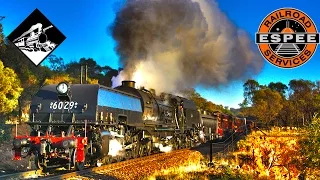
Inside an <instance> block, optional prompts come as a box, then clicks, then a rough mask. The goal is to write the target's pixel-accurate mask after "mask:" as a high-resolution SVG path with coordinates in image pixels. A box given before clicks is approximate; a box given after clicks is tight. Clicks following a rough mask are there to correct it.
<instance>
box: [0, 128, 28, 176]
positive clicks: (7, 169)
mask: <svg viewBox="0 0 320 180" xmlns="http://www.w3.org/2000/svg"><path fill="white" fill-rule="evenodd" d="M17 127H18V131H17V132H18V135H26V133H29V132H30V129H29V126H28V125H25V124H24V125H18V126H17ZM11 132H12V137H14V135H15V134H16V128H15V126H13V128H12V131H11ZM12 147H13V146H12V139H11V140H10V141H7V142H3V143H1V144H0V162H1V163H0V175H3V174H7V173H13V172H20V171H27V170H28V169H27V166H28V160H29V159H28V158H26V159H22V160H21V161H14V160H12V159H13V151H12Z"/></svg>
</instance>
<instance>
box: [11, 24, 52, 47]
mask: <svg viewBox="0 0 320 180" xmlns="http://www.w3.org/2000/svg"><path fill="white" fill-rule="evenodd" d="M52 27H53V26H52V25H50V26H48V27H46V28H42V24H41V23H37V24H35V25H33V26H31V28H30V29H29V30H28V31H26V32H24V33H23V34H22V35H21V36H20V37H18V38H16V39H15V40H14V41H13V43H14V44H15V45H16V46H17V47H18V48H19V49H21V50H27V51H29V52H37V51H43V52H48V51H52V50H53V49H54V48H55V47H56V44H55V43H53V42H51V41H50V40H49V39H48V37H47V35H46V34H45V32H46V31H47V30H48V29H50V28H52Z"/></svg>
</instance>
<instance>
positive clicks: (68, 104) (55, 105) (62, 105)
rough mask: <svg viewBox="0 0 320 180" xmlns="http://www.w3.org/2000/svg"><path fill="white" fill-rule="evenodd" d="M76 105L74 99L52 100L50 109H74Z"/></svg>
mask: <svg viewBox="0 0 320 180" xmlns="http://www.w3.org/2000/svg"><path fill="white" fill-rule="evenodd" d="M77 106H78V103H77V102H75V101H64V102H62V101H60V102H59V101H54V102H51V103H50V109H53V110H55V109H66V110H68V109H76V108H77Z"/></svg>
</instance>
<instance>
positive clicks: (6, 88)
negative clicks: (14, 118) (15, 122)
mask: <svg viewBox="0 0 320 180" xmlns="http://www.w3.org/2000/svg"><path fill="white" fill-rule="evenodd" d="M22 91H23V89H22V88H21V85H20V80H19V79H18V77H17V74H16V73H15V72H14V71H13V70H12V69H10V68H7V67H4V65H3V63H2V61H1V60H0V113H1V114H7V113H10V112H12V111H13V110H14V109H15V108H16V107H17V105H18V98H19V96H20V95H21V93H22Z"/></svg>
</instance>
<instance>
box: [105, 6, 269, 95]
mask: <svg viewBox="0 0 320 180" xmlns="http://www.w3.org/2000/svg"><path fill="white" fill-rule="evenodd" d="M111 30H112V36H113V37H114V39H115V40H116V42H117V47H116V50H117V53H118V54H119V56H120V58H121V64H122V65H123V66H124V71H123V72H121V73H120V75H119V76H118V77H115V78H114V79H113V86H116V85H119V82H120V81H121V80H123V79H126V80H128V79H130V80H135V81H136V82H137V85H143V86H145V87H149V88H154V89H156V90H157V91H161V92H177V91H180V90H183V89H186V88H191V87H194V86H196V85H203V86H206V87H215V86H219V85H225V84H228V83H230V82H232V81H234V80H242V79H246V78H248V77H250V76H251V75H253V74H256V73H258V72H260V70H261V69H262V67H263V63H264V61H263V59H262V58H261V55H260V54H259V53H258V51H256V50H254V49H253V46H252V45H253V44H252V42H251V41H250V39H249V37H248V35H247V34H246V32H244V31H242V30H240V29H238V28H237V27H235V26H234V25H233V24H232V23H231V22H230V21H229V20H228V18H227V17H226V16H225V15H224V14H223V13H222V12H221V11H220V10H219V9H218V7H217V5H216V4H215V2H213V1H208V0H132V1H128V2H127V3H126V4H125V6H124V7H123V8H122V9H120V11H118V12H117V15H116V19H115V22H114V24H113V26H112V29H111Z"/></svg>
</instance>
